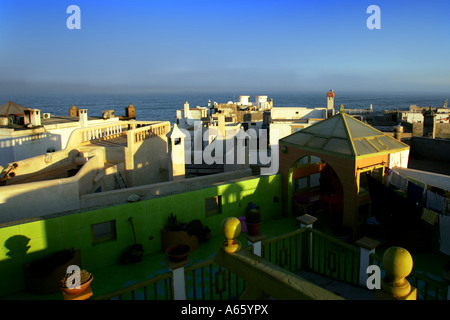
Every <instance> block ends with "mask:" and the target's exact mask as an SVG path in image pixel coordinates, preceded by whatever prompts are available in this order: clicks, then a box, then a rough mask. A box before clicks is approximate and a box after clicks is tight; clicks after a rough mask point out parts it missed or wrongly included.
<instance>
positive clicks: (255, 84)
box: [0, 0, 450, 93]
mask: <svg viewBox="0 0 450 320" xmlns="http://www.w3.org/2000/svg"><path fill="white" fill-rule="evenodd" d="M72 4H73V5H77V6H79V7H80V9H81V29H80V30H69V29H68V28H67V27H66V21H67V19H68V18H69V16H70V14H68V13H66V9H67V7H68V6H70V5H72ZM369 5H378V6H379V7H380V9H381V29H380V30H369V29H368V28H367V26H366V21H367V19H368V18H369V17H370V14H368V13H366V9H367V7H368V6H369ZM449 9H450V1H447V0H442V1H433V0H431V1H424V0H421V1H414V0H413V1H403V0H396V1H393V0H390V1H379V0H374V1H364V0H357V1H350V0H347V1H346V0H341V1H338V0H335V1H324V0H317V1H312V0H311V1H300V0H296V1H283V0H281V1H264V0H263V1H245V0H241V1H216V0H210V1H194V0H185V1H171V0H165V1H160V0H147V1H144V0H130V1H124V0H121V1H114V0H109V1H102V0H95V1H83V0H72V1H62V0H59V1H56V0H54V1H39V0H35V1H22V0H0V93H7V92H8V91H10V92H19V93H20V92H55V93H57V92H65V91H76V92H83V91H91V92H96V91H98V92H119V91H125V92H126V91H130V92H149V91H193V92H194V91H213V92H218V91H226V90H236V89H239V90H240V91H242V92H244V91H249V90H260V91H261V92H271V91H299V92H308V91H318V92H323V91H324V90H328V89H329V88H333V89H334V90H340V91H349V92H354V91H374V92H387V91H389V92H397V91H398V92H404V91H415V92H417V91H419V92H444V93H448V92H449V88H450V63H449V53H450V50H449V49H450V39H449V37H450V25H449V23H448V21H449V20H450V14H449V12H450V10H449Z"/></svg>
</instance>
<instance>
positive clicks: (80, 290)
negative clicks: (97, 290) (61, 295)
mask: <svg viewBox="0 0 450 320" xmlns="http://www.w3.org/2000/svg"><path fill="white" fill-rule="evenodd" d="M92 280H94V276H93V275H91V277H90V278H89V280H88V281H87V282H85V283H83V284H82V285H80V287H79V288H78V289H77V288H73V289H70V288H61V290H62V291H64V292H65V293H67V294H71V295H75V294H80V293H83V292H84V291H86V289H87V288H89V286H90V285H91V282H92Z"/></svg>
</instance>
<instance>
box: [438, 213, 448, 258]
mask: <svg viewBox="0 0 450 320" xmlns="http://www.w3.org/2000/svg"><path fill="white" fill-rule="evenodd" d="M439 229H440V236H441V239H440V242H441V244H440V249H439V250H440V251H441V252H443V253H445V254H448V255H450V216H444V215H443V214H440V215H439Z"/></svg>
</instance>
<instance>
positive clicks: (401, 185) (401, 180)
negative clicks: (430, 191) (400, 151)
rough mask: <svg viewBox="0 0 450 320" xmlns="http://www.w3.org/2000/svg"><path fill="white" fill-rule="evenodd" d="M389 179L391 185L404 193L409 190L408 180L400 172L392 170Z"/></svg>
mask: <svg viewBox="0 0 450 320" xmlns="http://www.w3.org/2000/svg"><path fill="white" fill-rule="evenodd" d="M389 178H390V179H389V184H391V185H393V186H395V187H397V188H398V189H400V190H403V191H406V190H407V189H408V180H407V179H406V178H405V177H402V176H401V175H400V174H399V173H398V172H396V171H394V170H391V171H390V177H389Z"/></svg>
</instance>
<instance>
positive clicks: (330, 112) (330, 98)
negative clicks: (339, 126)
mask: <svg viewBox="0 0 450 320" xmlns="http://www.w3.org/2000/svg"><path fill="white" fill-rule="evenodd" d="M332 116H334V91H333V90H330V91H329V92H328V93H327V118H330V117H332Z"/></svg>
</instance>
